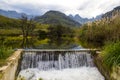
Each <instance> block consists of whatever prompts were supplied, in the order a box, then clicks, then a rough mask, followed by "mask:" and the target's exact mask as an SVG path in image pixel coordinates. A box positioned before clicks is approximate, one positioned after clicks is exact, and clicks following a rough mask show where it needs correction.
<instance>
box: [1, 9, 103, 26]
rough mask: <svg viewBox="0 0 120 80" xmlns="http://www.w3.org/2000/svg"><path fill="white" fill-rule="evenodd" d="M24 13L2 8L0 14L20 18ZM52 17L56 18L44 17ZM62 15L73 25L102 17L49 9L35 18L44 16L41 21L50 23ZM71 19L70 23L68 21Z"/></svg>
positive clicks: (29, 16)
mask: <svg viewBox="0 0 120 80" xmlns="http://www.w3.org/2000/svg"><path fill="white" fill-rule="evenodd" d="M23 14H25V13H18V12H16V11H5V10H2V9H0V15H2V16H6V17H9V18H16V19H18V18H21V15H23ZM54 14H55V16H54V17H53V16H52V15H54ZM26 16H27V17H28V18H31V17H35V16H36V15H35V16H32V15H27V14H26ZM45 16H46V17H49V18H50V17H51V18H53V19H54V20H52V21H50V19H49V21H48V22H46V21H44V20H46V19H44V18H46V17H45ZM60 16H61V18H64V19H66V18H67V19H66V20H68V21H66V23H67V24H70V23H71V25H73V24H75V26H78V25H80V24H84V23H87V22H89V21H90V22H91V21H95V20H98V19H100V18H101V15H100V16H97V17H96V18H91V19H88V18H82V17H80V15H79V14H76V15H75V16H73V15H71V14H70V15H69V16H67V15H65V14H64V13H62V12H59V11H48V12H46V13H45V14H44V15H41V16H36V17H35V20H36V21H38V18H42V19H43V20H42V19H39V21H42V22H41V23H49V22H57V21H58V20H59V19H58V17H59V18H60ZM47 20H48V18H47ZM73 20H74V21H73ZM60 21H63V22H64V21H65V20H60ZM69 21H70V23H68V22H69Z"/></svg>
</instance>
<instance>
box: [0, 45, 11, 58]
mask: <svg viewBox="0 0 120 80" xmlns="http://www.w3.org/2000/svg"><path fill="white" fill-rule="evenodd" d="M12 53H13V49H12V48H11V47H8V48H7V47H3V46H2V47H0V59H6V58H7V57H9V56H10V55H11V54H12Z"/></svg>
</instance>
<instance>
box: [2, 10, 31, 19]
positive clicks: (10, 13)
mask: <svg viewBox="0 0 120 80" xmlns="http://www.w3.org/2000/svg"><path fill="white" fill-rule="evenodd" d="M23 14H25V13H18V12H16V11H5V10H2V9H0V15H2V16H6V17H9V18H16V19H18V18H20V17H21V15H23ZM26 15H27V14H26ZM27 17H28V18H31V17H32V15H27Z"/></svg>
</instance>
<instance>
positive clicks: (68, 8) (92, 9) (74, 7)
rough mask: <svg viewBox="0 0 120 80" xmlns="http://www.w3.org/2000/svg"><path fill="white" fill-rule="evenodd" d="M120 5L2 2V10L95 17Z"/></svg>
mask: <svg viewBox="0 0 120 80" xmlns="http://www.w3.org/2000/svg"><path fill="white" fill-rule="evenodd" d="M119 5H120V0H99V1H98V0H0V9H4V10H15V11H17V12H24V13H27V14H33V15H42V14H44V13H45V12H47V11H49V10H57V11H61V12H64V13H65V14H67V15H69V14H73V15H75V14H79V15H80V16H82V17H88V18H91V17H95V16H97V15H99V14H102V13H105V12H107V11H110V10H112V9H113V8H114V7H116V6H119Z"/></svg>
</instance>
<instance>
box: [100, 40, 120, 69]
mask: <svg viewBox="0 0 120 80" xmlns="http://www.w3.org/2000/svg"><path fill="white" fill-rule="evenodd" d="M101 56H102V57H103V63H104V64H105V65H106V66H107V67H108V68H110V69H111V68H112V67H113V66H120V41H119V42H116V43H110V44H108V45H106V46H105V47H104V50H103V52H102V54H101Z"/></svg>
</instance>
